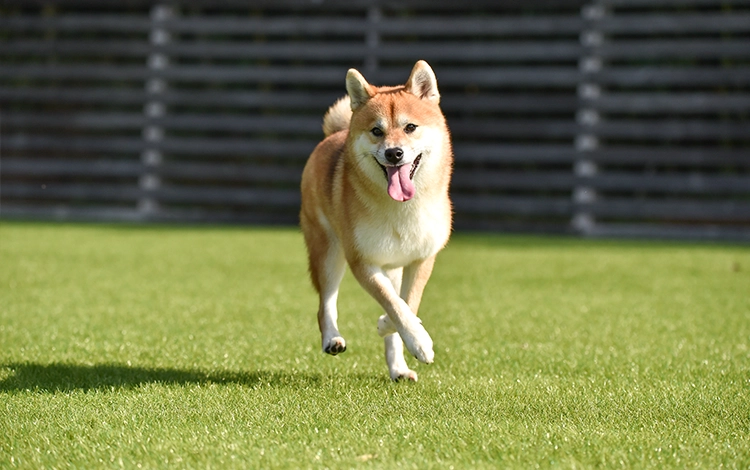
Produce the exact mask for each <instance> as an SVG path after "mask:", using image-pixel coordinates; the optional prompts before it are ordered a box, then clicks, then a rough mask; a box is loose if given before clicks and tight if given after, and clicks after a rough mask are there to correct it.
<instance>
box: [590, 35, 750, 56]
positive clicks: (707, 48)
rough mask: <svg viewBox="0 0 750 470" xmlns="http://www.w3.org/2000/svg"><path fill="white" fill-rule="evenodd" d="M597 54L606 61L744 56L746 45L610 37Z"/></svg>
mask: <svg viewBox="0 0 750 470" xmlns="http://www.w3.org/2000/svg"><path fill="white" fill-rule="evenodd" d="M595 53H596V54H597V55H599V56H601V57H602V58H605V59H608V60H617V59H620V60H622V59H639V60H643V59H647V60H656V59H660V60H664V59H674V58H689V59H747V58H748V57H750V47H748V45H747V41H746V40H739V39H683V40H663V39H653V38H648V39H641V40H638V41H632V40H628V41H624V40H619V39H616V40H612V41H609V42H605V43H604V44H603V45H602V46H601V47H598V48H596V52H595Z"/></svg>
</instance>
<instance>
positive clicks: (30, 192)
mask: <svg viewBox="0 0 750 470" xmlns="http://www.w3.org/2000/svg"><path fill="white" fill-rule="evenodd" d="M142 195H143V190H142V189H140V188H139V187H138V186H135V185H133V186H126V185H115V184H95V183H90V184H82V183H81V184H70V183H56V184H49V185H43V186H42V185H39V184H28V183H4V184H3V185H2V187H0V197H2V198H3V199H38V200H66V201H67V200H76V201H81V202H85V203H87V204H92V203H97V202H129V203H134V202H136V201H137V200H138V198H140V197H141V196H142Z"/></svg>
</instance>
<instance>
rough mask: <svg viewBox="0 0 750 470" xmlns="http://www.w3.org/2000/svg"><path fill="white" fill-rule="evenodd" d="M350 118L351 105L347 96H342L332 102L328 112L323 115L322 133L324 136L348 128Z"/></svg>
mask: <svg viewBox="0 0 750 470" xmlns="http://www.w3.org/2000/svg"><path fill="white" fill-rule="evenodd" d="M351 120H352V107H351V104H350V101H349V96H348V95H347V96H344V97H342V98H340V99H339V100H338V101H336V102H335V103H333V105H331V107H330V108H328V112H326V115H325V116H323V133H324V134H325V136H326V137H328V136H329V135H331V134H335V133H336V132H339V131H343V130H345V129H349V122H350V121H351Z"/></svg>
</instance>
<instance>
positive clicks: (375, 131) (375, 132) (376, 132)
mask: <svg viewBox="0 0 750 470" xmlns="http://www.w3.org/2000/svg"><path fill="white" fill-rule="evenodd" d="M370 132H372V135H374V136H375V137H382V136H383V131H382V129H380V128H379V127H373V128H372V130H370Z"/></svg>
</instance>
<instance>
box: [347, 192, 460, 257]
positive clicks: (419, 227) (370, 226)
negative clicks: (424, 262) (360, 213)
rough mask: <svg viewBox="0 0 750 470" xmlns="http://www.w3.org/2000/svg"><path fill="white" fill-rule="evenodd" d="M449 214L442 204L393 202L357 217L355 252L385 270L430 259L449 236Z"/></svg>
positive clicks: (414, 201)
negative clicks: (366, 214) (364, 215)
mask: <svg viewBox="0 0 750 470" xmlns="http://www.w3.org/2000/svg"><path fill="white" fill-rule="evenodd" d="M449 211H450V209H449V208H448V206H447V204H446V203H445V202H443V201H440V202H432V203H424V202H422V201H419V200H412V201H408V202H405V203H397V202H395V201H394V202H393V204H390V205H389V207H388V208H383V210H378V211H376V212H375V213H374V214H370V216H368V217H361V218H359V220H358V221H357V223H356V225H355V228H354V240H355V243H356V246H357V248H358V251H359V253H360V255H361V256H362V257H363V258H364V260H365V261H366V262H368V263H372V264H374V265H376V266H381V267H384V268H388V269H389V268H396V267H401V266H406V265H408V264H411V263H412V262H414V261H416V260H420V259H425V258H428V257H430V256H433V255H435V254H437V252H438V251H440V249H441V248H442V247H443V246H444V245H445V243H446V242H447V241H448V237H449V236H450V212H449Z"/></svg>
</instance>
